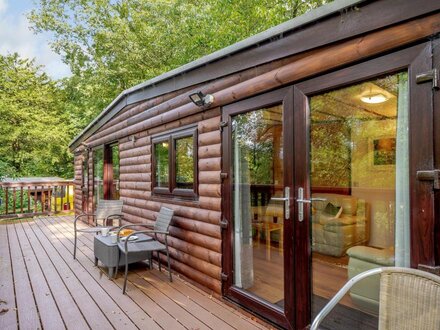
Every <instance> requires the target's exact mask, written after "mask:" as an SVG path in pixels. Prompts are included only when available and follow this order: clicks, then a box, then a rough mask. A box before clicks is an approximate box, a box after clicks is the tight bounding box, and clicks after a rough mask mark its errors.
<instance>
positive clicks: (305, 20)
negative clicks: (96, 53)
mask: <svg viewBox="0 0 440 330" xmlns="http://www.w3.org/2000/svg"><path fill="white" fill-rule="evenodd" d="M365 1H366V0H335V1H334V2H331V3H329V4H326V5H324V6H321V7H318V8H316V9H313V10H311V11H309V12H307V13H305V14H303V15H301V16H298V17H295V18H293V19H291V20H289V21H286V22H284V23H281V24H279V25H277V26H274V27H272V28H270V29H268V30H265V31H263V32H260V33H258V34H256V35H254V36H251V37H249V38H247V39H244V40H242V41H239V42H237V43H235V44H232V45H231V46H228V47H226V48H223V49H220V50H218V51H216V52H214V53H211V54H209V55H206V56H203V57H201V58H199V59H197V60H195V61H192V62H190V63H188V64H185V65H182V66H180V67H178V68H176V69H174V70H171V71H168V72H165V73H163V74H161V75H159V76H157V77H154V78H152V79H150V80H147V81H145V82H143V83H141V84H138V85H136V86H133V87H131V88H129V89H126V90H124V91H123V92H121V93H120V94H119V95H118V96H117V97H116V98H115V99H114V100H113V101H112V102H111V103H110V104H109V105H108V106H107V107H106V108H105V109H104V110H103V111H102V112H101V113H100V114H99V115H98V116H97V117H96V118H95V119H94V120H93V121H92V122H91V123H90V124H89V125H87V127H86V128H84V129H83V130H82V131H81V133H79V134H78V135H77V136H76V137H75V138H74V139H73V140H72V142H70V144H69V148H71V149H74V148H75V147H76V146H77V145H78V144H79V143H80V142H81V141H82V140H81V138H82V137H83V136H84V135H85V133H86V132H87V131H89V130H90V129H91V128H92V127H93V126H95V124H96V123H98V122H99V121H101V119H103V118H104V117H105V116H106V115H108V114H109V113H110V112H112V111H111V110H112V109H113V108H114V107H115V105H117V104H118V103H119V102H120V101H121V100H124V98H125V102H123V103H125V104H124V106H125V105H127V102H126V101H127V100H126V97H127V95H130V94H132V93H134V92H136V91H138V90H141V89H147V88H148V87H150V86H153V85H155V84H158V83H160V82H162V81H164V80H168V79H170V78H173V77H175V76H178V75H180V74H183V73H185V72H188V71H191V70H194V69H196V68H198V67H201V66H204V65H206V64H208V63H210V62H213V61H217V60H220V59H221V58H224V57H226V56H229V55H231V54H233V53H237V52H240V51H242V50H244V49H246V48H249V47H252V46H254V45H256V44H259V43H261V42H263V41H266V40H268V39H271V38H274V37H275V36H278V35H281V34H283V33H286V32H288V31H291V30H294V29H297V28H299V27H301V26H303V25H306V24H310V23H312V22H314V21H317V20H319V19H322V18H323V17H326V16H329V15H332V14H334V13H336V12H339V11H341V10H343V9H345V8H348V7H352V6H354V5H356V4H359V3H361V2H365ZM118 108H119V109H118V111H117V112H119V110H121V109H122V108H123V107H118ZM117 112H116V113H117ZM116 113H112V115H111V116H110V118H111V117H113V116H114V115H115V114H116Z"/></svg>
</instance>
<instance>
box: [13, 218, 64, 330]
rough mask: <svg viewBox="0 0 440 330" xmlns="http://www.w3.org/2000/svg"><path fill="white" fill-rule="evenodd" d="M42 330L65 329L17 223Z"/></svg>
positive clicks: (16, 229)
mask: <svg viewBox="0 0 440 330" xmlns="http://www.w3.org/2000/svg"><path fill="white" fill-rule="evenodd" d="M14 227H15V232H16V233H17V237H18V239H19V241H20V246H21V251H22V253H23V258H24V261H25V264H26V268H27V271H28V275H29V279H30V282H31V285H32V290H33V292H34V297H35V301H36V303H37V306H38V311H39V316H40V319H41V324H42V326H43V328H44V329H54V330H55V329H65V326H64V321H63V319H62V317H61V313H60V310H59V308H58V305H57V304H56V302H55V299H54V297H53V293H52V290H51V289H50V288H49V286H48V283H47V280H46V278H45V276H44V274H43V271H42V270H41V268H40V265H39V264H38V261H37V258H36V255H35V253H34V250H33V249H32V246H31V245H30V243H29V240H28V238H27V236H26V235H25V233H24V231H23V227H22V225H21V223H20V222H19V221H17V223H16V224H15V225H14Z"/></svg>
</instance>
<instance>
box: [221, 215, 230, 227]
mask: <svg viewBox="0 0 440 330" xmlns="http://www.w3.org/2000/svg"><path fill="white" fill-rule="evenodd" d="M228 224H229V222H228V220H226V219H225V218H223V220H220V228H222V229H226V228H228Z"/></svg>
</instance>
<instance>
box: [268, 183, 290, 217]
mask: <svg viewBox="0 0 440 330" xmlns="http://www.w3.org/2000/svg"><path fill="white" fill-rule="evenodd" d="M271 200H273V201H280V202H284V218H285V219H286V220H287V219H290V188H289V187H284V197H271Z"/></svg>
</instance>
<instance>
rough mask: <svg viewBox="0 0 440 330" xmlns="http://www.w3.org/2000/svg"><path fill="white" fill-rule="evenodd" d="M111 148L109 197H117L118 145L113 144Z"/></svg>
mask: <svg viewBox="0 0 440 330" xmlns="http://www.w3.org/2000/svg"><path fill="white" fill-rule="evenodd" d="M110 148H111V157H112V159H111V171H112V172H113V173H112V174H111V176H112V181H111V182H110V199H119V147H118V145H113V146H111V147H110Z"/></svg>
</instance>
